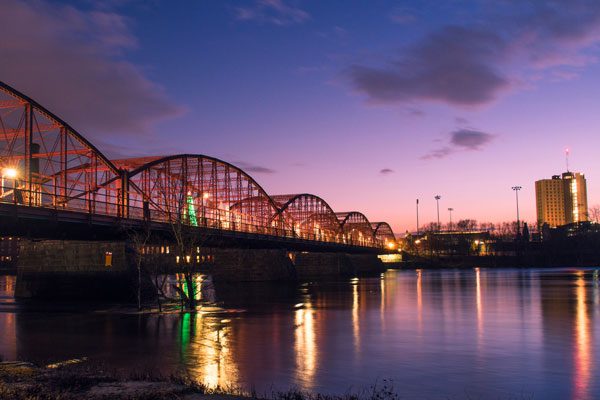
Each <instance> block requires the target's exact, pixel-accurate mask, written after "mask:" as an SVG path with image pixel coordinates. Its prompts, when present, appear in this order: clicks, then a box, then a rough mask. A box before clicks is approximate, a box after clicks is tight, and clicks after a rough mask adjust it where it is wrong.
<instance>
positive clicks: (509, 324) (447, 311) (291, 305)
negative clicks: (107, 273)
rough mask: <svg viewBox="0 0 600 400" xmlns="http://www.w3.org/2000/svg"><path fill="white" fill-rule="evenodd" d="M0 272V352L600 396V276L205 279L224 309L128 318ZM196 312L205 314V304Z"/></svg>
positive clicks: (433, 388)
mask: <svg viewBox="0 0 600 400" xmlns="http://www.w3.org/2000/svg"><path fill="white" fill-rule="evenodd" d="M13 290H14V278H13V277H3V276H0V332H1V334H0V356H1V357H3V358H4V359H6V360H12V359H21V360H30V361H34V362H52V361H60V360H63V359H68V358H75V357H82V356H86V357H88V358H89V359H91V360H94V361H101V362H104V363H108V364H110V365H111V366H113V367H115V368H117V369H129V368H137V369H147V368H149V369H158V370H160V371H162V372H164V373H170V372H173V371H176V370H179V369H185V370H187V371H189V372H190V373H191V374H192V375H193V376H195V377H197V379H198V381H200V382H202V383H205V384H208V385H212V386H215V385H221V386H228V385H242V386H245V387H246V388H249V387H255V388H256V389H258V390H259V391H261V390H269V389H270V388H272V387H275V388H281V389H284V388H289V387H291V386H297V387H300V388H303V389H308V390H316V391H323V392H328V393H331V392H335V393H345V392H346V391H347V390H348V389H350V388H353V389H354V390H359V389H360V388H368V387H369V386H370V385H372V384H373V383H374V382H375V381H377V380H381V379H385V378H389V379H392V380H393V381H394V387H395V388H396V389H397V390H398V392H399V394H400V395H401V396H403V397H404V398H415V397H416V398H430V399H437V398H444V399H445V398H467V397H470V398H490V397H493V398H511V397H512V398H520V397H519V396H522V397H524V398H528V397H529V395H533V396H534V398H540V399H594V398H600V382H599V381H598V379H596V377H597V376H598V375H599V373H600V370H599V368H598V362H597V360H598V357H599V355H600V350H599V349H598V346H595V343H596V340H595V338H596V335H597V334H596V332H598V330H599V329H600V322H599V321H600V317H599V316H600V293H599V281H598V271H597V270H595V269H572V270H549V269H548V270H541V269H533V270H490V269H480V268H476V269H473V270H462V271H458V270H448V271H432V270H416V271H415V270H411V271H388V272H386V273H385V274H384V275H383V276H382V277H372V278H360V279H352V280H340V281H339V282H320V283H317V282H308V283H304V284H301V285H283V284H280V283H277V284H243V285H238V286H223V285H215V289H214V295H215V296H216V300H217V301H218V302H219V303H220V306H221V307H222V308H223V309H222V310H221V311H218V310H217V311H215V310H214V308H213V309H211V310H212V311H211V312H204V313H198V314H166V315H156V314H154V315H142V316H140V315H135V314H127V313H119V312H109V313H98V312H90V311H89V310H82V309H72V308H71V309H69V310H67V311H65V310H61V312H56V311H55V310H53V309H52V310H49V309H48V308H47V307H45V308H40V307H35V306H31V305H28V306H25V305H21V304H18V303H17V304H15V302H14V300H13V299H12V297H11V292H12V291H13ZM205 311H206V310H205Z"/></svg>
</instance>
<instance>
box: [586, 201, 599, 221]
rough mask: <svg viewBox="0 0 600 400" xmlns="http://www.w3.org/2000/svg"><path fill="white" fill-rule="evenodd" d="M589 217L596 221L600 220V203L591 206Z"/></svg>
mask: <svg viewBox="0 0 600 400" xmlns="http://www.w3.org/2000/svg"><path fill="white" fill-rule="evenodd" d="M588 217H589V219H590V220H591V221H593V222H595V223H599V222H600V205H598V204H596V205H593V206H591V207H590V208H589V210H588Z"/></svg>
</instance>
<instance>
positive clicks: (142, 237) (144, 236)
mask: <svg viewBox="0 0 600 400" xmlns="http://www.w3.org/2000/svg"><path fill="white" fill-rule="evenodd" d="M126 233H127V238H128V239H129V242H130V243H131V244H132V245H133V251H134V262H135V268H136V271H137V307H138V310H139V311H141V310H142V265H143V263H144V253H145V247H146V245H147V244H148V241H149V240H150V229H148V226H146V225H145V224H144V227H143V228H142V229H129V230H128V231H127V232H126Z"/></svg>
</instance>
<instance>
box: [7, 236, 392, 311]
mask: <svg viewBox="0 0 600 400" xmlns="http://www.w3.org/2000/svg"><path fill="white" fill-rule="evenodd" d="M19 253H20V256H19V260H18V263H17V284H16V289H15V297H17V298H20V299H42V300H86V301H100V302H133V301H134V300H135V298H136V292H137V291H136V285H137V273H136V271H135V264H136V263H135V254H134V251H133V249H131V248H130V247H129V246H128V245H127V242H125V241H64V240H43V241H29V240H22V241H21V243H20V251H19ZM210 253H211V254H212V262H210V263H207V264H206V266H205V267H203V268H202V270H201V271H198V272H201V273H206V274H210V275H212V277H213V280H214V281H215V282H268V281H296V280H303V279H319V278H325V279H327V278H335V277H350V276H356V275H360V274H365V273H378V272H382V271H384V270H385V266H384V264H383V263H382V262H381V261H380V260H379V259H378V258H377V255H375V254H347V253H331V252H330V253H327V252H288V251H286V250H283V249H211V250H210ZM150 257H152V255H151V256H150ZM146 261H147V262H150V263H153V264H156V263H161V265H162V266H163V267H165V268H164V269H165V270H171V269H172V270H173V272H176V271H177V264H176V262H175V256H173V255H170V256H169V255H166V254H165V255H162V254H161V255H160V256H159V257H158V258H157V257H155V258H149V259H148V260H146ZM163 264H164V265H163ZM143 279H144V281H143V282H142V285H143V287H142V290H143V296H144V297H149V296H153V295H154V291H153V290H152V294H150V288H151V286H152V284H151V282H150V281H149V279H150V278H149V277H147V276H145V277H144V278H143ZM145 288H148V290H146V289H145Z"/></svg>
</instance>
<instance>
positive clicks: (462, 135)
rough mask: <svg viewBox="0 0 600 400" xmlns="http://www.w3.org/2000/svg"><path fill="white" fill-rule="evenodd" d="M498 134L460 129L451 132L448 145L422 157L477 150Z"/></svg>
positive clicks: (437, 157)
mask: <svg viewBox="0 0 600 400" xmlns="http://www.w3.org/2000/svg"><path fill="white" fill-rule="evenodd" d="M495 137H496V136H495V135H493V134H491V133H486V132H481V131H476V130H472V129H459V130H456V131H454V132H451V133H450V137H449V139H448V142H447V144H446V145H443V146H442V147H440V148H437V149H434V150H432V151H431V152H429V153H427V154H425V155H424V156H422V157H421V159H423V160H431V159H440V158H444V157H447V156H449V155H450V154H452V153H455V152H456V151H460V150H468V151H477V150H483V148H484V147H485V146H486V145H488V144H489V143H490V142H492V141H493V140H494V138H495Z"/></svg>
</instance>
